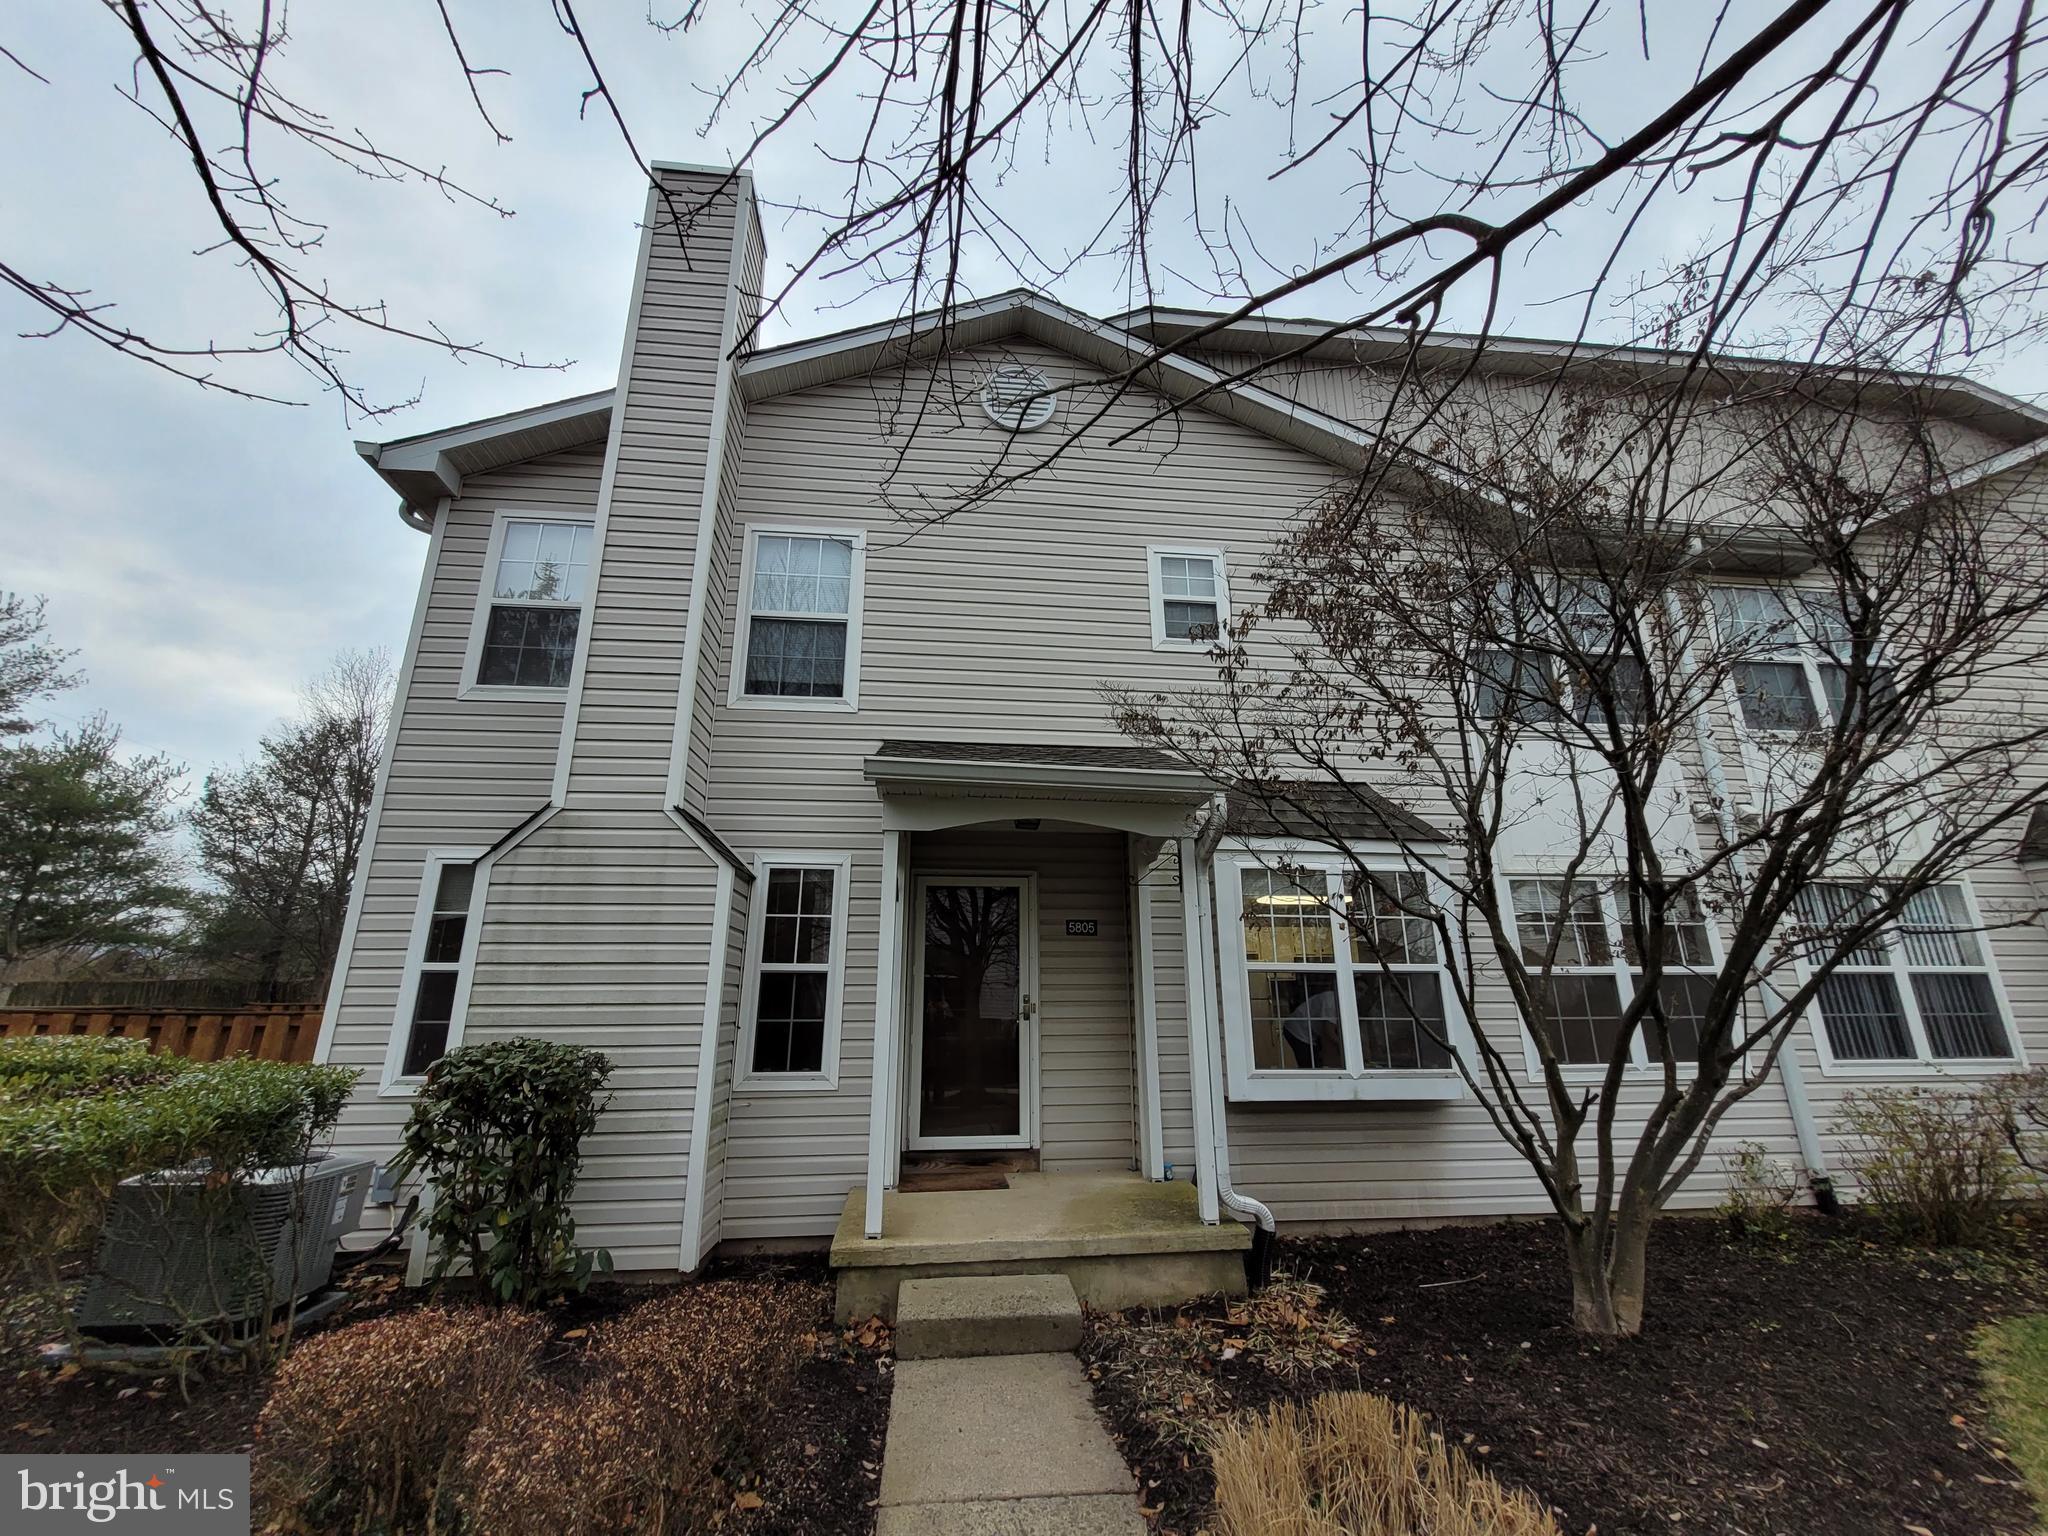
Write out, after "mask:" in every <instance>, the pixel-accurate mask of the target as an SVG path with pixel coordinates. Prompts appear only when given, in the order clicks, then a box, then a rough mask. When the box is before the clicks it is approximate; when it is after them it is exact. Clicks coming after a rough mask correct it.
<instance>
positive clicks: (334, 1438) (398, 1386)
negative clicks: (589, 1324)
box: [253, 1307, 547, 1531]
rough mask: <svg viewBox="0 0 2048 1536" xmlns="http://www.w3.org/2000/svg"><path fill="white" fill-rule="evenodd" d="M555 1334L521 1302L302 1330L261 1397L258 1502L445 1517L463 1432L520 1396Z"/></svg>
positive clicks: (372, 1518)
mask: <svg viewBox="0 0 2048 1536" xmlns="http://www.w3.org/2000/svg"><path fill="white" fill-rule="evenodd" d="M546 1337H547V1326H546V1324H545V1323H544V1322H543V1321H542V1320H541V1319H539V1318H536V1317H532V1316H529V1315H525V1314H521V1313H516V1312H497V1311H486V1310H484V1309H481V1308H475V1307H470V1308H464V1309H461V1310H456V1311H450V1310H444V1309H441V1308H437V1307H422V1308H419V1309H418V1310H415V1311H411V1312H401V1313H398V1314H396V1315H393V1316H390V1317H381V1318H376V1319H373V1320H372V1321H370V1322H365V1323H357V1324H355V1325H353V1326H351V1327H347V1328H341V1329H336V1330H335V1331H333V1332H330V1333H323V1334H318V1335H315V1336H314V1337H313V1338H311V1339H308V1340H306V1341H305V1342H304V1343H302V1344H300V1346H299V1347H298V1349H296V1350H295V1351H293V1353H292V1355H291V1358H290V1359H288V1360H286V1361H285V1363H284V1366H283V1368H282V1369H281V1370H280V1371H279V1372H278V1374H277V1382H276V1385H275V1387H274V1388H273V1389H272V1391H271V1394H270V1399H269V1401H268V1402H266V1403H265V1404H264V1406H263V1415H262V1418H261V1420H260V1421H259V1427H258V1440H257V1451H256V1458H255V1466H254V1473H253V1475H254V1478H255V1494H256V1498H257V1500H258V1502H259V1505H260V1506H261V1508H262V1509H263V1511H264V1512H265V1514H266V1516H267V1517H268V1518H269V1519H270V1520H271V1521H272V1522H274V1523H281V1524H283V1525H285V1526H286V1527H287V1528H293V1527H296V1528H301V1529H308V1530H320V1531H327V1530H334V1531H351V1530H352V1531H361V1530H365V1529H379V1530H390V1531H399V1530H418V1529H423V1528H428V1529H430V1528H432V1527H433V1526H434V1525H436V1524H440V1525H446V1524H447V1523H448V1521H447V1520H446V1518H445V1516H446V1513H447V1507H448V1506H449V1504H450V1502H451V1500H452V1497H453V1493H454V1489H453V1487H452V1485H451V1482H450V1474H451V1473H453V1472H454V1471H455V1469H456V1468H457V1466H458V1465H459V1463H460V1460H461V1457H462V1453H463V1448H464V1446H465V1445H466V1444H467V1443H468V1441H469V1438H470V1436H471V1434H472V1433H473V1432H474V1431H475V1429H476V1427H477V1425H478V1424H479V1423H483V1422H486V1421H494V1420H498V1419H501V1418H502V1417H504V1416H505V1415H507V1414H510V1413H512V1412H513V1411H514V1410H515V1407H516V1405H517V1403H518V1402H519V1399H520V1396H521V1394H522V1393H523V1392H524V1391H525V1390H526V1388H527V1386H528V1383H529V1379H530V1374H531V1370H532V1365H533V1359H534V1356H535V1354H536V1353H538V1351H539V1349H540V1346H541V1344H542V1343H543V1342H544V1340H545V1339H546Z"/></svg>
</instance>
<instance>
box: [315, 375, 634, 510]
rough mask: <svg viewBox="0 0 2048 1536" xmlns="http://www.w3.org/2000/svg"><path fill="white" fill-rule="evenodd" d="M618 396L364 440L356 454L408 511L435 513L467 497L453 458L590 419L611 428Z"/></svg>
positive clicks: (610, 393) (603, 393) (599, 395)
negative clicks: (450, 500)
mask: <svg viewBox="0 0 2048 1536" xmlns="http://www.w3.org/2000/svg"><path fill="white" fill-rule="evenodd" d="M616 394H617V391H616V390H611V389H602V390H598V391H596V392H594V393H592V394H588V395H577V396H574V397H573V398H571V399H568V400H556V401H553V402H551V403H549V404H547V405H538V406H534V407H533V408H532V409H530V410H524V411H513V412H510V413H508V414H506V415H503V416H488V417H485V418H484V419H482V420H481V421H472V422H466V423H464V424H463V425H461V426H456V427H449V428H447V429H446V430H444V431H440V432H429V433H424V434H422V435H421V436H418V437H402V438H396V439H394V440H393V441H391V442H388V443H375V442H367V441H363V440H360V439H359V440H358V441H357V442H356V445H355V449H356V454H357V456H358V457H359V458H361V459H362V460H363V462H364V463H366V464H368V465H369V466H370V468H372V469H374V470H375V471H377V473H378V475H380V476H381V477H382V478H383V480H384V483H385V484H386V485H388V486H390V487H391V488H392V489H393V490H394V491H396V492H398V494H399V495H400V496H401V497H402V498H404V500H405V502H406V503H407V504H408V505H410V506H414V507H429V506H432V505H433V503H434V502H436V501H438V500H439V499H440V498H441V497H443V496H460V495H461V494H462V472H461V471H460V470H459V469H457V468H456V467H455V461H454V459H453V457H452V455H453V454H454V453H455V452H456V451H457V450H458V449H463V448H475V447H479V446H482V445H484V444H488V443H491V442H495V441H498V440H501V439H507V438H513V437H517V436H519V435H520V434H522V433H526V432H532V431H535V430H537V429H540V428H545V427H552V426H559V425H561V424H562V423H564V422H570V421H576V420H579V419H582V418H585V417H588V418H591V420H592V422H593V425H594V424H595V423H596V422H598V421H600V420H602V421H604V422H605V424H606V425H609V420H610V416H611V410H612V404H613V398H614V396H615V395H616ZM408 521H409V519H408Z"/></svg>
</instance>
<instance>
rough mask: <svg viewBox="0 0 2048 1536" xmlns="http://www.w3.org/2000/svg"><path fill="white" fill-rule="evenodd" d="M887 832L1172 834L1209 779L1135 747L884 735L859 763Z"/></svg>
mask: <svg viewBox="0 0 2048 1536" xmlns="http://www.w3.org/2000/svg"><path fill="white" fill-rule="evenodd" d="M862 774H863V776H864V777H865V778H866V779H867V781H868V782H869V783H870V784H872V785H874V786H875V792H876V793H877V794H878V795H880V796H881V798H882V825H883V828H884V829H885V830H887V831H895V832H927V831H935V830H938V829H940V828H944V827H957V826H967V825H972V824H975V823H978V822H985V821H1018V820H1028V819H1032V818H1042V819H1046V820H1058V821H1071V822H1079V823H1082V824H1084V825H1088V826H1099V827H1107V828H1110V829H1112V830H1116V831H1122V832H1135V833H1137V834H1138V835H1139V836H1141V837H1179V836H1182V835H1184V834H1185V833H1186V832H1187V830H1188V828H1189V823H1190V818H1191V817H1192V816H1193V815H1194V813H1195V812H1196V811H1197V810H1198V809H1200V808H1201V807H1202V806H1204V805H1206V804H1208V803H1209V801H1210V800H1211V799H1212V798H1213V797H1214V795H1215V793H1216V786H1215V784H1214V783H1213V782H1212V781H1210V780H1209V779H1208V778H1207V777H1206V776H1204V775H1202V774H1199V773H1196V772H1194V771H1193V770H1191V769H1189V768H1186V767H1184V766H1182V765H1180V764H1177V763H1175V762H1174V761H1173V760H1172V759H1170V758H1168V757H1166V756H1165V755H1164V754H1163V753H1155V752H1149V751H1146V750H1145V749H1143V748H1138V747H1067V746H1053V745H1041V744H1036V743H1003V742H936V741H885V742H883V743H882V744H881V748H880V750H878V751H877V752H876V753H875V754H874V755H873V756H871V757H869V758H868V759H866V761H865V762H864V763H863V764H862Z"/></svg>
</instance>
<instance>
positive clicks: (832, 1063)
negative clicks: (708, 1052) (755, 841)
mask: <svg viewBox="0 0 2048 1536" xmlns="http://www.w3.org/2000/svg"><path fill="white" fill-rule="evenodd" d="M852 875H853V859H852V856H851V855H850V854H844V853H764V854H762V855H761V856H760V857H758V858H757V859H755V861H754V885H753V890H752V892H751V894H750V897H749V904H748V915H747V960H746V973H745V979H744V980H743V981H742V983H741V987H740V1038H739V1053H740V1054H739V1074H738V1076H739V1084H740V1085H741V1086H743V1087H746V1088H750V1089H751V1088H831V1087H835V1086H836V1085H837V1084H838V1081H839V1013H840V1007H841V993H842V992H843V990H844V984H845V976H846V913H847V904H848V886H849V884H850V882H851V880H852Z"/></svg>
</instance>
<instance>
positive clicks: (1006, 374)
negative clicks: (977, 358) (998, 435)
mask: <svg viewBox="0 0 2048 1536" xmlns="http://www.w3.org/2000/svg"><path fill="white" fill-rule="evenodd" d="M1051 387H1052V381H1051V380H1050V379H1048V378H1046V376H1045V375H1044V374H1042V373H1040V372H1039V371H1038V370H1037V369H1036V368H998V369H997V370H996V371H995V372H994V373H992V374H990V375H989V376H988V382H987V383H986V384H984V385H982V386H981V408H982V409H983V410H984V411H987V412H988V419H989V420H990V421H992V422H994V423H995V424H996V425H997V426H999V427H1001V428H1002V429H1003V430H1004V431H1006V432H1029V431H1031V430H1032V429H1033V428H1034V427H1042V426H1044V425H1045V424H1046V423H1047V422H1048V421H1051V420H1052V406H1053V397H1052V396H1051V395H1050V394H1049V393H1047V392H1046V391H1048V390H1050V389H1051Z"/></svg>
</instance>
